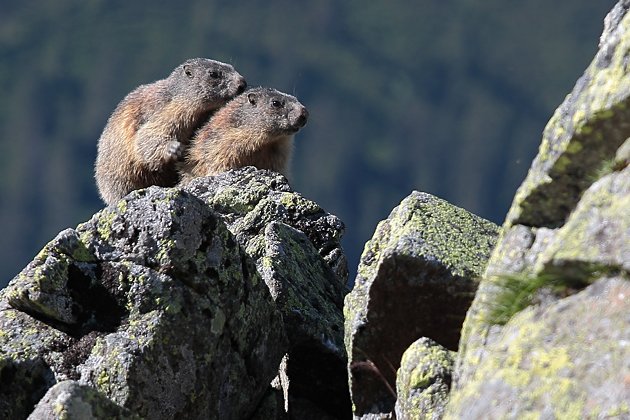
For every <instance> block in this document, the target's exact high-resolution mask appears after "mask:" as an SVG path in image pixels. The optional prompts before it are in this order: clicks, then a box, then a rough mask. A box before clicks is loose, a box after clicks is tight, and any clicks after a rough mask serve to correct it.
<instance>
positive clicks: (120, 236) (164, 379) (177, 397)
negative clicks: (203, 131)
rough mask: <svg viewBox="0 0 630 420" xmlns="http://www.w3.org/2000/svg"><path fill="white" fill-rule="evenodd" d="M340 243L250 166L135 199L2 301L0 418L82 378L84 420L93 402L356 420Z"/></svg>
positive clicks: (31, 272)
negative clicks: (8, 383)
mask: <svg viewBox="0 0 630 420" xmlns="http://www.w3.org/2000/svg"><path fill="white" fill-rule="evenodd" d="M342 233H343V224H342V223H341V221H340V220H339V219H338V218H336V217H335V216H333V215H331V214H329V213H326V212H325V211H324V210H322V209H321V208H320V207H319V206H318V205H317V204H316V203H314V202H312V201H310V200H307V199H305V198H303V197H302V196H300V195H299V194H297V193H295V192H293V191H291V189H290V188H289V186H288V183H287V181H286V179H284V178H283V177H282V176H280V175H277V174H275V173H272V172H269V171H258V170H256V169H254V168H245V169H241V170H236V171H231V172H228V173H224V174H221V175H218V176H216V177H209V178H204V179H199V180H195V181H193V182H192V183H190V184H189V185H187V186H186V187H185V188H171V189H164V188H158V187H151V188H148V189H144V190H139V191H134V192H132V193H131V194H129V195H128V196H127V197H125V198H124V199H123V200H121V201H120V202H119V203H117V204H116V205H113V206H109V207H107V208H105V209H103V210H102V211H100V212H99V213H97V214H96V215H94V217H92V219H91V220H90V221H88V222H86V223H83V224H81V225H80V226H79V227H77V229H67V230H65V231H63V232H61V233H60V234H59V235H58V236H57V237H56V238H55V239H54V240H53V241H51V242H50V243H49V244H48V245H46V246H45V247H44V249H43V250H42V251H41V252H40V253H39V255H38V256H37V257H36V258H35V259H34V260H33V261H32V262H31V263H30V264H29V265H28V266H27V267H26V268H25V269H24V270H23V271H22V272H21V273H20V274H19V275H18V276H16V278H15V279H14V280H13V281H12V282H11V283H10V285H9V286H8V287H7V288H6V289H5V290H3V291H2V294H1V295H0V309H2V311H0V323H1V325H0V326H1V327H3V330H0V332H1V333H0V345H1V347H0V349H1V350H2V352H1V353H0V375H2V378H5V377H6V378H11V380H12V381H13V385H14V386H12V388H11V389H8V388H0V410H2V411H1V412H0V414H2V415H3V416H4V417H9V418H14V417H18V418H19V417H21V418H25V417H26V416H27V415H28V414H29V413H30V411H31V410H32V407H33V405H34V404H36V403H37V402H38V401H39V399H40V398H42V396H43V395H44V394H45V393H46V391H47V390H49V389H50V392H53V391H52V390H53V389H57V388H56V387H55V388H51V387H53V386H54V385H55V383H57V382H62V381H66V380H73V381H76V382H77V383H78V384H79V385H80V386H81V388H77V387H75V386H74V385H72V387H73V388H72V392H75V391H76V392H77V397H76V398H75V399H72V400H69V401H70V402H69V404H75V403H76V404H79V405H80V406H81V407H83V408H81V409H87V408H86V407H85V404H83V402H82V401H83V399H84V395H83V394H84V393H83V391H84V390H90V392H92V391H93V392H94V393H96V394H94V395H97V396H99V398H100V397H102V398H103V399H105V400H106V401H110V402H111V404H113V405H114V406H116V407H120V408H121V409H124V410H126V411H124V412H125V413H131V415H134V416H141V417H149V418H156V417H158V418H174V417H176V416H184V417H186V418H248V417H250V416H253V415H254V416H258V417H259V418H261V417H260V416H263V417H262V418H265V417H267V418H298V417H299V416H301V415H302V414H304V413H305V412H306V411H309V410H310V411H311V412H313V413H320V414H321V415H322V416H323V417H322V418H325V417H330V418H347V417H349V416H350V415H351V409H350V399H349V393H348V389H347V371H346V363H347V358H346V353H345V348H344V346H343V333H342V330H343V315H342V309H343V297H344V295H345V293H346V281H347V267H346V260H345V256H344V254H343V251H342V249H341V245H340V242H339V241H340V239H341V235H342ZM24 331H28V334H25V333H24ZM281 359H283V360H284V362H283V363H282V364H280V361H281ZM279 365H280V366H281V372H280V373H281V377H282V378H284V380H283V381H280V383H279V388H275V389H274V388H271V390H272V391H271V390H268V388H269V383H270V382H271V379H272V378H273V377H274V376H275V375H276V374H277V373H278V366H279ZM67 386H69V385H67ZM77 386H78V385H77ZM85 387H87V388H85ZM89 387H91V388H89ZM92 388H93V389H92ZM60 389H61V388H60ZM55 392H56V393H57V394H53V395H52V396H50V395H49V396H48V397H46V398H47V399H46V400H44V401H42V406H43V407H48V408H50V404H51V403H50V401H56V399H58V397H59V395H62V396H64V398H65V396H66V394H68V392H66V389H65V388H63V391H55ZM90 395H91V394H90ZM59 398H60V397H59ZM72 398H74V397H72ZM86 398H87V397H86ZM90 398H92V397H91V396H90ZM76 404H75V405H76ZM287 407H288V409H289V412H288V413H287V412H286V410H287ZM48 408H42V410H47V409H48ZM92 408H94V407H92ZM40 411H41V410H40ZM269 416H271V417H269Z"/></svg>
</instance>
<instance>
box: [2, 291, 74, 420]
mask: <svg viewBox="0 0 630 420" xmlns="http://www.w3.org/2000/svg"><path fill="white" fill-rule="evenodd" d="M70 342H71V338H70V337H69V336H67V335H66V334H64V333H63V332H61V331H58V330H56V329H54V328H52V327H50V326H48V325H46V324H45V323H43V322H41V321H38V320H36V319H33V318H32V317H30V316H29V315H27V314H25V313H23V312H20V311H17V310H15V309H13V308H11V307H10V306H9V304H8V303H7V300H6V293H5V291H4V290H3V291H1V292H0V418H3V419H24V418H26V417H27V416H28V415H29V413H30V412H31V411H32V410H33V407H34V406H35V404H37V402H38V401H39V399H40V398H41V397H42V396H43V395H44V394H45V393H46V390H47V389H48V388H50V387H51V386H52V385H53V384H54V383H55V375H54V373H53V371H52V369H51V368H50V364H49V361H50V359H51V358H55V357H57V356H58V355H59V353H58V348H59V347H62V348H63V347H67V346H68V345H69V343H70Z"/></svg>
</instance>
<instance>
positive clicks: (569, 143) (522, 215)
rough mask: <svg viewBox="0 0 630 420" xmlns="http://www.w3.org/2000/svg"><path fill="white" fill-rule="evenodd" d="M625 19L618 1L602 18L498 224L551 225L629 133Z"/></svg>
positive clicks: (629, 43)
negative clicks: (587, 61)
mask: <svg viewBox="0 0 630 420" xmlns="http://www.w3.org/2000/svg"><path fill="white" fill-rule="evenodd" d="M629 27H630V21H629V19H628V4H627V2H626V1H621V2H619V4H618V5H617V6H615V8H614V9H613V10H612V11H611V13H610V14H609V15H608V17H607V18H606V25H605V30H604V33H603V35H602V37H601V40H600V48H599V51H598V53H597V55H596V56H595V58H594V59H593V61H592V63H591V65H590V66H589V67H588V68H587V69H586V71H585V72H584V75H583V76H582V77H581V78H580V79H579V80H578V81H577V83H576V85H575V87H574V89H573V92H571V93H570V94H569V95H568V96H567V98H566V99H565V101H564V102H563V103H562V105H560V107H559V108H558V109H557V110H556V112H555V114H554V115H553V117H552V118H551V120H550V121H549V123H548V124H547V127H546V128H545V131H544V134H543V140H542V144H541V145H540V150H539V152H538V155H537V156H536V158H535V159H534V162H533V164H532V167H531V169H530V171H529V173H528V175H527V178H526V179H525V181H524V182H523V184H522V185H521V186H520V188H519V189H518V191H517V193H516V197H515V199H514V202H513V204H512V207H511V209H510V211H509V213H508V216H507V218H506V223H505V226H504V227H508V226H512V225H516V224H521V225H526V226H536V227H541V226H546V227H551V228H554V227H557V226H560V225H562V224H563V223H564V222H565V220H566V218H567V216H568V215H569V213H570V212H571V211H572V210H573V208H575V205H576V204H577V202H578V200H579V199H580V195H581V193H582V192H583V191H584V190H585V189H586V188H588V187H589V185H590V184H591V183H592V176H593V175H594V174H596V173H597V171H598V169H599V168H600V167H601V166H602V164H603V163H604V162H606V161H608V160H610V159H612V158H613V156H614V154H615V151H616V150H617V148H618V147H619V146H620V145H621V144H622V143H623V142H624V141H625V140H626V139H627V138H628V137H630V74H629V73H630V67H629V66H628V62H627V60H628V54H630V31H629V30H628V29H629Z"/></svg>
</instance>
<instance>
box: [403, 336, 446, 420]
mask: <svg viewBox="0 0 630 420" xmlns="http://www.w3.org/2000/svg"><path fill="white" fill-rule="evenodd" d="M453 353H454V352H452V351H449V350H447V349H445V348H444V347H442V346H440V345H439V344H438V343H436V342H435V341H433V340H431V339H429V338H425V337H423V338H420V339H418V340H416V341H415V342H414V343H413V344H412V345H411V346H409V348H408V349H407V350H405V353H404V354H403V356H402V359H401V361H400V368H399V369H398V373H397V374H396V395H397V400H396V418H398V419H409V420H412V419H418V420H420V419H430V420H439V419H441V418H442V416H443V414H444V410H445V408H446V404H447V402H448V395H449V391H450V387H451V377H452V370H453V364H454V357H453Z"/></svg>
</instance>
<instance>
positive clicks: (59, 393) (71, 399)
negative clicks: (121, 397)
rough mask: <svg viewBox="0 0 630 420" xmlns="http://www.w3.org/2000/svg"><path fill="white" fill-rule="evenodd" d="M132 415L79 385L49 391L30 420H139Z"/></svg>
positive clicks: (62, 385)
mask: <svg viewBox="0 0 630 420" xmlns="http://www.w3.org/2000/svg"><path fill="white" fill-rule="evenodd" d="M139 418H140V417H138V416H134V415H132V414H131V412H130V411H129V410H127V409H124V408H123V407H120V406H119V405H116V404H114V403H113V402H112V401H111V400H109V399H107V398H106V397H105V396H103V395H102V394H100V393H99V392H98V391H96V390H95V389H94V388H92V387H89V386H86V385H80V384H79V383H78V382H76V381H63V382H59V383H58V384H56V385H55V386H53V387H52V388H50V389H49V390H48V392H47V393H46V395H45V396H44V398H42V399H41V401H40V402H39V404H37V406H36V407H35V410H33V412H32V413H31V415H30V416H28V419H29V420H50V419H117V420H126V419H130V420H131V419H139Z"/></svg>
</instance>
